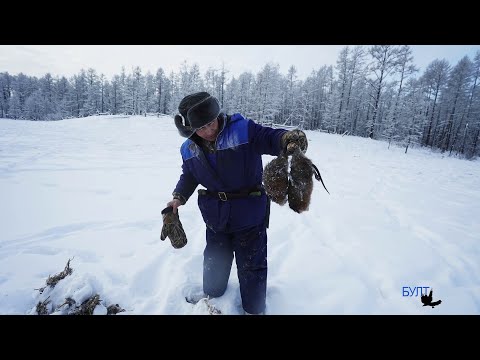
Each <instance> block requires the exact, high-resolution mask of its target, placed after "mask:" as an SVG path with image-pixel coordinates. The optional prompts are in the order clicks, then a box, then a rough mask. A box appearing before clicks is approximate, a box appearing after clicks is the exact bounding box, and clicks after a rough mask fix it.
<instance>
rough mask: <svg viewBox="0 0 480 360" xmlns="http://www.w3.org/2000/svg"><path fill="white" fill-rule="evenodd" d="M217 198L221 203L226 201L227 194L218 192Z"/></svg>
mask: <svg viewBox="0 0 480 360" xmlns="http://www.w3.org/2000/svg"><path fill="white" fill-rule="evenodd" d="M218 197H219V198H220V200H222V201H227V200H228V199H227V194H225V193H224V192H223V191H219V192H218Z"/></svg>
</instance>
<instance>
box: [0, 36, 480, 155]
mask: <svg viewBox="0 0 480 360" xmlns="http://www.w3.org/2000/svg"><path fill="white" fill-rule="evenodd" d="M479 75H480V51H479V52H477V53H476V55H475V56H474V58H473V59H471V58H469V57H468V56H465V57H463V58H462V59H461V60H459V61H458V63H456V64H449V63H448V62H447V61H446V60H445V59H436V60H434V61H432V62H431V63H430V64H429V65H428V66H427V67H426V69H425V71H424V72H423V73H420V71H419V69H418V68H417V67H416V66H415V62H414V58H413V56H412V50H411V48H410V47H409V46H408V45H374V46H370V47H366V46H353V47H351V46H345V47H344V48H343V49H342V50H341V51H340V53H339V55H338V58H337V61H336V65H335V66H326V65H323V66H321V65H319V68H318V69H317V70H313V71H312V72H311V74H310V75H309V76H308V77H306V79H299V78H298V75H297V70H296V67H295V65H294V64H292V65H291V66H290V68H289V70H288V71H287V73H286V74H282V73H280V70H279V65H278V64H275V63H271V62H269V63H267V64H265V65H264V66H263V68H262V69H261V70H260V71H259V72H258V73H257V74H254V73H252V72H244V73H242V74H240V75H239V76H238V77H235V76H230V75H229V70H228V68H226V67H225V66H222V67H221V68H208V69H207V70H206V71H205V72H203V73H202V72H201V71H200V68H199V66H198V65H197V64H188V63H187V62H186V61H184V62H183V63H182V65H181V67H180V69H179V70H178V71H177V72H173V71H172V72H170V73H168V74H167V73H165V71H164V70H163V69H162V67H161V64H159V68H158V70H157V71H156V73H154V74H152V73H150V72H146V73H144V72H143V71H142V69H141V68H140V67H135V68H132V69H130V70H129V71H127V70H126V69H125V68H122V69H121V71H120V74H117V75H114V76H113V78H111V79H107V78H106V77H105V75H103V74H98V73H97V71H96V70H95V69H92V68H88V69H86V70H85V69H82V70H81V71H80V72H79V73H78V74H76V75H74V76H72V77H70V78H66V77H65V76H61V75H56V74H54V75H52V74H50V73H47V74H45V75H44V76H43V77H41V78H37V77H34V76H29V75H28V74H23V73H19V74H17V75H10V74H9V73H8V72H0V91H1V94H0V95H1V96H0V118H9V119H23V120H35V121H51V120H62V119H68V118H79V117H85V116H91V115H99V114H112V115H117V114H126V115H139V114H140V115H147V114H148V115H150V114H156V115H160V114H166V115H174V114H175V113H176V112H177V106H178V103H179V102H180V100H181V99H182V98H183V97H184V96H185V95H187V94H189V93H192V92H196V91H208V92H209V93H211V94H212V95H215V96H216V97H217V98H218V99H219V100H220V102H221V106H222V108H223V110H224V111H225V112H226V113H229V114H231V113H234V112H240V113H242V114H243V115H245V116H246V117H248V118H250V119H252V120H254V121H256V122H258V123H261V124H264V125H269V126H274V127H297V128H300V129H304V130H317V131H324V132H328V133H336V134H342V135H351V136H361V137H368V138H371V139H376V140H384V141H386V142H388V147H389V146H390V145H391V144H396V145H397V146H403V147H405V152H407V151H408V148H409V147H410V146H423V147H429V148H431V149H433V150H436V151H441V152H442V153H443V152H446V153H447V154H449V155H454V156H458V157H462V158H467V159H474V158H476V157H478V155H479V154H480V149H479V144H478V143H479V140H480V139H479V137H480V94H479V91H478V82H479V79H478V78H479Z"/></svg>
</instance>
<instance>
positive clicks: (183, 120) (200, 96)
mask: <svg viewBox="0 0 480 360" xmlns="http://www.w3.org/2000/svg"><path fill="white" fill-rule="evenodd" d="M220 110H221V109H220V104H219V102H218V100H217V98H216V97H215V96H212V95H210V94H209V93H208V92H205V91H202V92H197V93H194V94H190V95H187V96H185V97H184V98H183V99H182V101H180V104H179V105H178V111H179V112H180V114H177V115H175V126H176V127H177V129H178V132H179V133H180V135H181V136H183V137H186V138H189V137H190V136H192V135H193V134H194V133H195V131H196V130H197V129H198V128H201V127H202V126H204V125H207V124H208V123H209V122H211V121H212V120H215V119H216V118H217V117H218V115H220Z"/></svg>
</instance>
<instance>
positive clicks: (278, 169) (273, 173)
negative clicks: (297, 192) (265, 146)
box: [263, 155, 288, 205]
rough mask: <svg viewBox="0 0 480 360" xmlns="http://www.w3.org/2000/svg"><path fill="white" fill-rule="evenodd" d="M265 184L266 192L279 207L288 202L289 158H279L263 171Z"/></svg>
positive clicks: (282, 156) (283, 156)
mask: <svg viewBox="0 0 480 360" xmlns="http://www.w3.org/2000/svg"><path fill="white" fill-rule="evenodd" d="M263 183H264V184H265V192H266V193H267V195H268V196H269V197H270V198H271V199H272V201H273V202H275V203H277V204H278V205H284V204H285V203H286V202H287V192H288V157H287V156H285V155H280V156H277V157H276V158H275V159H273V160H272V161H270V162H269V163H268V164H267V165H266V166H265V170H264V171H263Z"/></svg>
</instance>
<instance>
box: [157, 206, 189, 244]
mask: <svg viewBox="0 0 480 360" xmlns="http://www.w3.org/2000/svg"><path fill="white" fill-rule="evenodd" d="M162 217H163V227H162V234H161V235H160V240H162V241H163V240H165V239H166V238H167V237H168V238H169V239H170V242H171V243H172V246H173V247H174V248H175V249H180V248H182V247H184V246H185V245H187V236H186V234H185V231H184V230H183V226H182V223H181V222H180V218H179V217H178V209H177V213H176V214H174V213H173V208H172V207H171V206H169V207H167V208H165V209H163V210H162Z"/></svg>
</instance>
